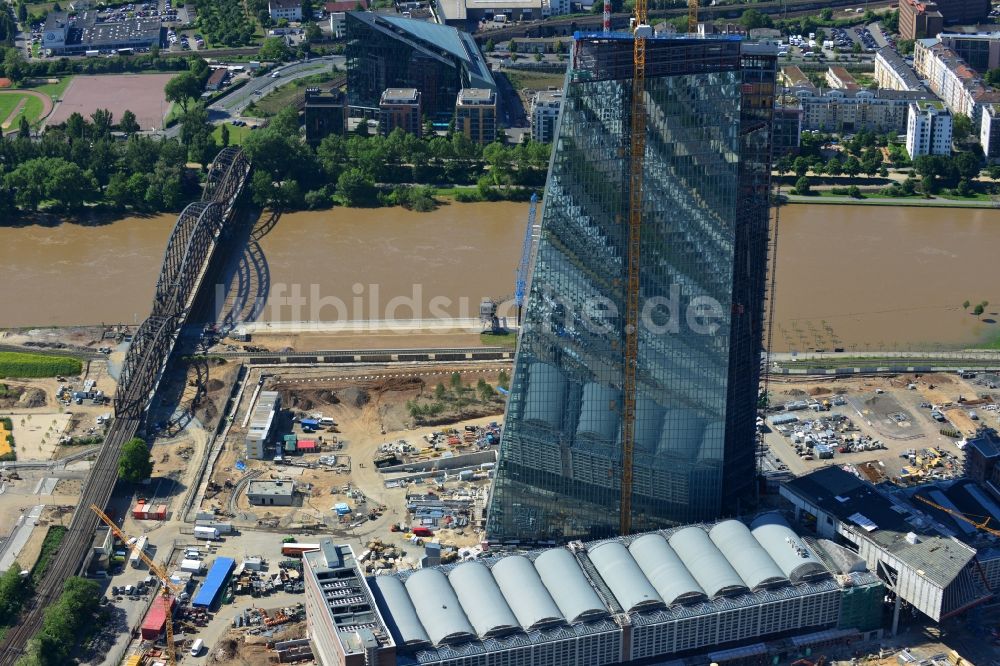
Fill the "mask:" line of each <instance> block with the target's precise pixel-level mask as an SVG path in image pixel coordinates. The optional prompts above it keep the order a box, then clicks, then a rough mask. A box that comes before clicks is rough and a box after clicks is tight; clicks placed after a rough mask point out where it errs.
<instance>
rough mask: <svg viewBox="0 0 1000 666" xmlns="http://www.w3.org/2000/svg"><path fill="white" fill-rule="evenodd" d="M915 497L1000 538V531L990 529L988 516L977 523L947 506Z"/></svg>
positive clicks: (918, 496)
mask: <svg viewBox="0 0 1000 666" xmlns="http://www.w3.org/2000/svg"><path fill="white" fill-rule="evenodd" d="M913 497H914V498H915V499H918V500H920V501H921V502H923V503H924V504H927V505H929V506H932V507H934V508H935V509H938V510H940V511H944V512H945V513H947V514H948V515H950V516H954V517H955V518H958V519H959V520H964V521H965V522H967V523H969V524H970V525H972V526H973V527H975V528H976V529H979V530H982V531H984V532H986V533H987V534H992V535H993V536H995V537H1000V530H997V529H993V528H992V527H989V522H990V517H989V516H986V517H985V518H983V520H979V521H976V520H973V519H972V518H969V517H968V516H967V515H965V514H964V513H962V512H961V511H955V510H954V509H949V508H948V507H946V506H941V505H940V504H935V503H934V502H932V501H930V500H929V499H927V498H926V497H921V496H920V495H914V496H913Z"/></svg>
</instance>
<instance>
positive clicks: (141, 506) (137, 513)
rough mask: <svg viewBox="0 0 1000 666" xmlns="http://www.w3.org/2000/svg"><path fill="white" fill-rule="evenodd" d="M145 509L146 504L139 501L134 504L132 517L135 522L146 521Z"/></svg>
mask: <svg viewBox="0 0 1000 666" xmlns="http://www.w3.org/2000/svg"><path fill="white" fill-rule="evenodd" d="M147 509H148V507H147V506H146V502H145V501H143V500H139V502H138V503H136V505H135V508H134V509H132V517H133V518H135V519H136V520H146V513H147Z"/></svg>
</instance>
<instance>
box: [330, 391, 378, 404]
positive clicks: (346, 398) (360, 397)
mask: <svg viewBox="0 0 1000 666" xmlns="http://www.w3.org/2000/svg"><path fill="white" fill-rule="evenodd" d="M336 397H337V399H338V402H343V403H344V404H346V405H351V406H352V407H358V408H360V407H364V406H365V405H367V404H368V401H369V400H371V396H370V395H369V394H368V391H365V390H364V389H360V388H357V387H354V386H352V387H351V388H346V389H343V390H342V391H338V392H337V396H336ZM334 404H336V403H334Z"/></svg>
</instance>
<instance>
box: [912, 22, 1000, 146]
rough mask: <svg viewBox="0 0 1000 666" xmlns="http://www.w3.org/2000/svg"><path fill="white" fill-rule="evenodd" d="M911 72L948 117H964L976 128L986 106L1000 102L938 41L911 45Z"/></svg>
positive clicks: (978, 78) (964, 63)
mask: <svg viewBox="0 0 1000 666" xmlns="http://www.w3.org/2000/svg"><path fill="white" fill-rule="evenodd" d="M913 68H914V69H915V70H916V72H917V74H918V75H919V76H920V77H921V78H923V79H925V80H926V81H927V83H928V85H929V86H930V89H931V91H932V92H933V93H934V94H935V95H937V96H938V97H940V98H941V101H942V102H944V104H945V106H947V107H948V110H949V111H951V113H952V115H958V114H959V113H961V114H964V115H966V116H968V117H969V118H971V119H972V124H973V126H974V127H975V126H978V124H979V123H980V122H981V118H982V109H983V106H984V105H986V104H992V103H995V102H1000V92H997V91H995V90H993V89H992V88H990V87H989V86H987V85H986V83H985V82H984V81H983V79H982V78H981V77H980V76H979V74H977V73H976V71H975V70H974V69H973V68H972V67H970V66H969V65H968V63H966V62H965V61H964V60H963V59H962V58H961V57H960V56H959V55H958V54H957V53H956V52H955V51H953V50H952V49H950V48H948V47H947V46H945V45H944V44H943V43H942V42H941V40H940V39H938V38H936V37H935V38H931V39H918V40H917V41H916V42H914V45H913Z"/></svg>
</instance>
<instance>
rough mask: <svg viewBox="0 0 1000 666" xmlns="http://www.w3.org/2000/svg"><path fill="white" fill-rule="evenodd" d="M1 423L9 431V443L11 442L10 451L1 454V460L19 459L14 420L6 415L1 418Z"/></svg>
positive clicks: (11, 460) (12, 460)
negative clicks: (15, 441)
mask: <svg viewBox="0 0 1000 666" xmlns="http://www.w3.org/2000/svg"><path fill="white" fill-rule="evenodd" d="M0 423H2V424H3V427H4V430H6V431H7V443H8V444H10V452H9V453H5V454H3V455H2V456H0V462H14V461H15V460H17V453H16V452H17V446H16V445H15V443H14V422H13V421H11V420H10V418H9V417H7V416H5V417H3V418H2V419H0Z"/></svg>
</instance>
